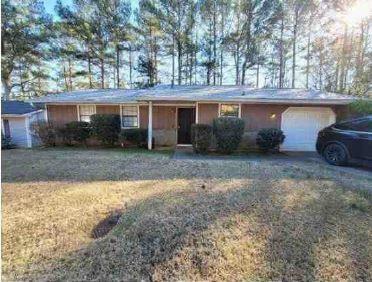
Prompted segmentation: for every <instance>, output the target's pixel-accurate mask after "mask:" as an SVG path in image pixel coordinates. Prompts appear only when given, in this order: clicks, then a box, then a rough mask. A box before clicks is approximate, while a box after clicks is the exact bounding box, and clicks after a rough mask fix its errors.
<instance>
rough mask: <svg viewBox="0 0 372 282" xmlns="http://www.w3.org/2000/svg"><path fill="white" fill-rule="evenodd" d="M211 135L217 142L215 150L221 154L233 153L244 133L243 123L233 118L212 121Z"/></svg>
mask: <svg viewBox="0 0 372 282" xmlns="http://www.w3.org/2000/svg"><path fill="white" fill-rule="evenodd" d="M213 133H214V135H215V136H216V140H217V149H218V151H220V152H221V153H225V154H230V153H232V152H234V151H235V150H236V149H237V148H238V146H239V143H240V141H241V140H242V136H243V133H244V121H243V120H242V119H241V118H235V117H219V118H215V119H214V120H213Z"/></svg>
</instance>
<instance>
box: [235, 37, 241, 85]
mask: <svg viewBox="0 0 372 282" xmlns="http://www.w3.org/2000/svg"><path fill="white" fill-rule="evenodd" d="M235 84H236V85H239V84H240V44H239V42H238V43H237V46H236V51H235Z"/></svg>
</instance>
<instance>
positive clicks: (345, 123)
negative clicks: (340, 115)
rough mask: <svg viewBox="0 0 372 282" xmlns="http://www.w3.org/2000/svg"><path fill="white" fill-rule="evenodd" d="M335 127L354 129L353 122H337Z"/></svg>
mask: <svg viewBox="0 0 372 282" xmlns="http://www.w3.org/2000/svg"><path fill="white" fill-rule="evenodd" d="M334 128H337V129H341V130H352V124H351V122H343V123H337V124H335V125H334Z"/></svg>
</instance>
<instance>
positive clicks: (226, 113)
mask: <svg viewBox="0 0 372 282" xmlns="http://www.w3.org/2000/svg"><path fill="white" fill-rule="evenodd" d="M220 115H221V117H239V105H221V112H220Z"/></svg>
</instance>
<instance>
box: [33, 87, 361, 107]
mask: <svg viewBox="0 0 372 282" xmlns="http://www.w3.org/2000/svg"><path fill="white" fill-rule="evenodd" d="M352 100H354V98H353V97H352V96H347V95H341V94H337V93H330V92H323V91H318V90H307V89H267V88H262V89H254V88H249V87H246V86H175V87H174V88H171V87H170V86H157V87H154V88H149V89H140V90H128V89H90V90H78V91H72V92H64V93H60V94H53V95H48V96H45V97H41V98H38V99H34V100H32V101H33V102H43V103H101V104H103V103H108V104H111V103H113V104H115V103H134V102H137V101H192V102H195V101H232V102H267V103H275V102H278V103H280V102H289V103H290V102H294V101H297V102H304V103H306V102H307V103H329V104H347V103H349V102H350V101H352Z"/></svg>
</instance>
